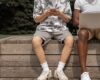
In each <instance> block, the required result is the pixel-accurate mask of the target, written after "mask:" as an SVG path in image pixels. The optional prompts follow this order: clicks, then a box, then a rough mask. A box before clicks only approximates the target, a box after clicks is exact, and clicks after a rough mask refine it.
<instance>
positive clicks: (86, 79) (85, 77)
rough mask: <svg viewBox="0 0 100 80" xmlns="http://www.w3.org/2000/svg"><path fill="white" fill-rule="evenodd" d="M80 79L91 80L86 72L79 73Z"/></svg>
mask: <svg viewBox="0 0 100 80" xmlns="http://www.w3.org/2000/svg"><path fill="white" fill-rule="evenodd" d="M81 80H91V78H90V76H89V73H88V72H83V73H82V74H81Z"/></svg>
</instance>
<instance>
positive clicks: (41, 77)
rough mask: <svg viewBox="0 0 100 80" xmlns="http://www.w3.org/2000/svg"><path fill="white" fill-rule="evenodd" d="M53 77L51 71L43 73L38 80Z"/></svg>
mask: <svg viewBox="0 0 100 80" xmlns="http://www.w3.org/2000/svg"><path fill="white" fill-rule="evenodd" d="M51 77H52V73H51V70H49V71H42V73H41V74H40V76H39V77H38V78H37V80H47V79H49V78H51Z"/></svg>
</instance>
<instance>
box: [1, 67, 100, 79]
mask: <svg viewBox="0 0 100 80" xmlns="http://www.w3.org/2000/svg"><path fill="white" fill-rule="evenodd" d="M87 68H88V71H89V72H90V76H91V78H96V79H98V78H99V79H100V67H87ZM50 69H51V70H52V71H54V70H55V69H56V67H50ZM41 71H42V69H41V68H40V67H0V77H1V78H9V77H10V78H34V77H38V76H39V75H40V73H41ZM64 71H65V74H66V75H67V76H68V77H69V78H79V77H80V74H81V72H80V67H66V68H65V70H64Z"/></svg>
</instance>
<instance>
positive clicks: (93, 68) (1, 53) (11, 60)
mask: <svg viewBox="0 0 100 80" xmlns="http://www.w3.org/2000/svg"><path fill="white" fill-rule="evenodd" d="M31 40H32V36H11V37H8V38H3V39H0V80H32V79H35V78H36V77H37V76H39V74H40V72H41V68H40V64H39V61H38V59H37V57H36V55H35V53H34V51H33V49H32V44H31ZM62 47H63V45H62V44H59V43H58V42H57V41H56V40H52V41H50V43H49V44H48V45H46V46H44V49H45V53H46V57H47V61H48V63H49V66H50V68H51V69H52V70H53V71H54V69H55V68H56V67H57V65H58V61H59V58H60V52H61V50H62ZM87 68H88V71H89V72H90V75H91V78H92V80H100V41H90V42H89V47H88V59H87ZM65 73H66V75H68V77H69V78H70V79H69V80H79V77H80V74H81V73H80V64H79V56H78V54H77V49H76V38H75V44H74V46H73V50H72V54H71V56H70V59H69V61H68V63H67V65H66V68H65ZM52 80H55V79H52Z"/></svg>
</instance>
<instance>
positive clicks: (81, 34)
mask: <svg viewBox="0 0 100 80" xmlns="http://www.w3.org/2000/svg"><path fill="white" fill-rule="evenodd" d="M78 37H79V40H88V38H89V32H88V30H86V29H83V30H80V31H79V32H78Z"/></svg>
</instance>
